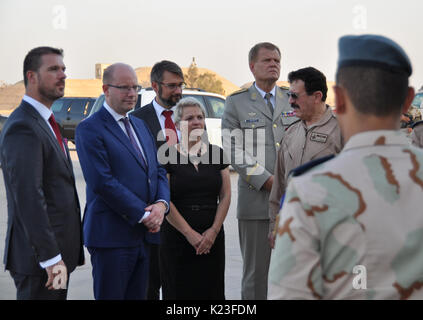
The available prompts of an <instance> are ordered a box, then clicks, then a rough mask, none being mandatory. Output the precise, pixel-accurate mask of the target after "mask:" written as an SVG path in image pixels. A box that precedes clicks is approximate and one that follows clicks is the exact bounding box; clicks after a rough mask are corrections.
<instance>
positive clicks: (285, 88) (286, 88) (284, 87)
mask: <svg viewBox="0 0 423 320" xmlns="http://www.w3.org/2000/svg"><path fill="white" fill-rule="evenodd" d="M279 88H281V89H282V90H289V87H286V86H279Z"/></svg>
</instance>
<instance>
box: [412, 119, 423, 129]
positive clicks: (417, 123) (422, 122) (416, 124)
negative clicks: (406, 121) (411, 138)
mask: <svg viewBox="0 0 423 320" xmlns="http://www.w3.org/2000/svg"><path fill="white" fill-rule="evenodd" d="M421 124H423V120H420V121H417V122H415V123H414V124H413V125H412V126H411V128H413V129H414V127H417V126H418V125H421Z"/></svg>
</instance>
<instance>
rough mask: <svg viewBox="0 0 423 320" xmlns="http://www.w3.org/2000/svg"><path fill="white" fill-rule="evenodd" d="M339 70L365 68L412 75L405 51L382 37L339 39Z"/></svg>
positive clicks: (345, 37) (346, 37)
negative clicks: (353, 67)
mask: <svg viewBox="0 0 423 320" xmlns="http://www.w3.org/2000/svg"><path fill="white" fill-rule="evenodd" d="M338 49H339V58H338V70H339V68H341V67H350V66H364V67H374V68H380V69H384V70H387V71H390V72H394V73H403V74H404V73H405V74H407V75H408V76H410V75H411V73H412V68H411V62H410V59H409V58H408V56H407V54H406V53H405V51H404V50H403V49H402V48H401V47H400V46H399V45H398V44H397V43H395V42H394V41H392V40H391V39H388V38H386V37H384V36H380V35H372V34H365V35H358V36H355V35H347V36H343V37H341V38H340V39H339V42H338Z"/></svg>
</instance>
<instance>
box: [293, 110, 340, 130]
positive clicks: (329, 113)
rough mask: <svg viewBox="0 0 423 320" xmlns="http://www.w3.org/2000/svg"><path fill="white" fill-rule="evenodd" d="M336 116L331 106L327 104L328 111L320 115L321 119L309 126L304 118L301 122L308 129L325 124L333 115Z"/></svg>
mask: <svg viewBox="0 0 423 320" xmlns="http://www.w3.org/2000/svg"><path fill="white" fill-rule="evenodd" d="M333 116H334V114H333V112H332V109H331V107H329V106H328V105H326V111H325V112H324V113H323V115H322V116H321V117H320V119H319V120H318V121H317V122H315V123H313V124H312V125H310V126H309V127H307V125H306V123H305V121H304V120H301V123H302V124H303V126H304V128H306V129H311V128H314V127H320V126H323V125H324V124H325V123H326V122H328V121H329V120H330V119H331V118H332V117H333Z"/></svg>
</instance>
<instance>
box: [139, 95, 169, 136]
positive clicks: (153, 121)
mask: <svg viewBox="0 0 423 320" xmlns="http://www.w3.org/2000/svg"><path fill="white" fill-rule="evenodd" d="M144 108H147V111H148V116H147V121H148V122H147V125H148V126H149V128H150V131H151V133H152V134H153V136H154V139H155V140H156V141H157V142H160V144H161V143H164V142H166V139H165V138H164V135H163V130H162V127H161V125H160V122H159V119H158V118H157V114H156V110H155V109H154V106H153V103H150V104H149V105H148V106H145V107H144ZM159 135H160V138H161V139H160V140H159V139H157V138H158V137H159Z"/></svg>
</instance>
